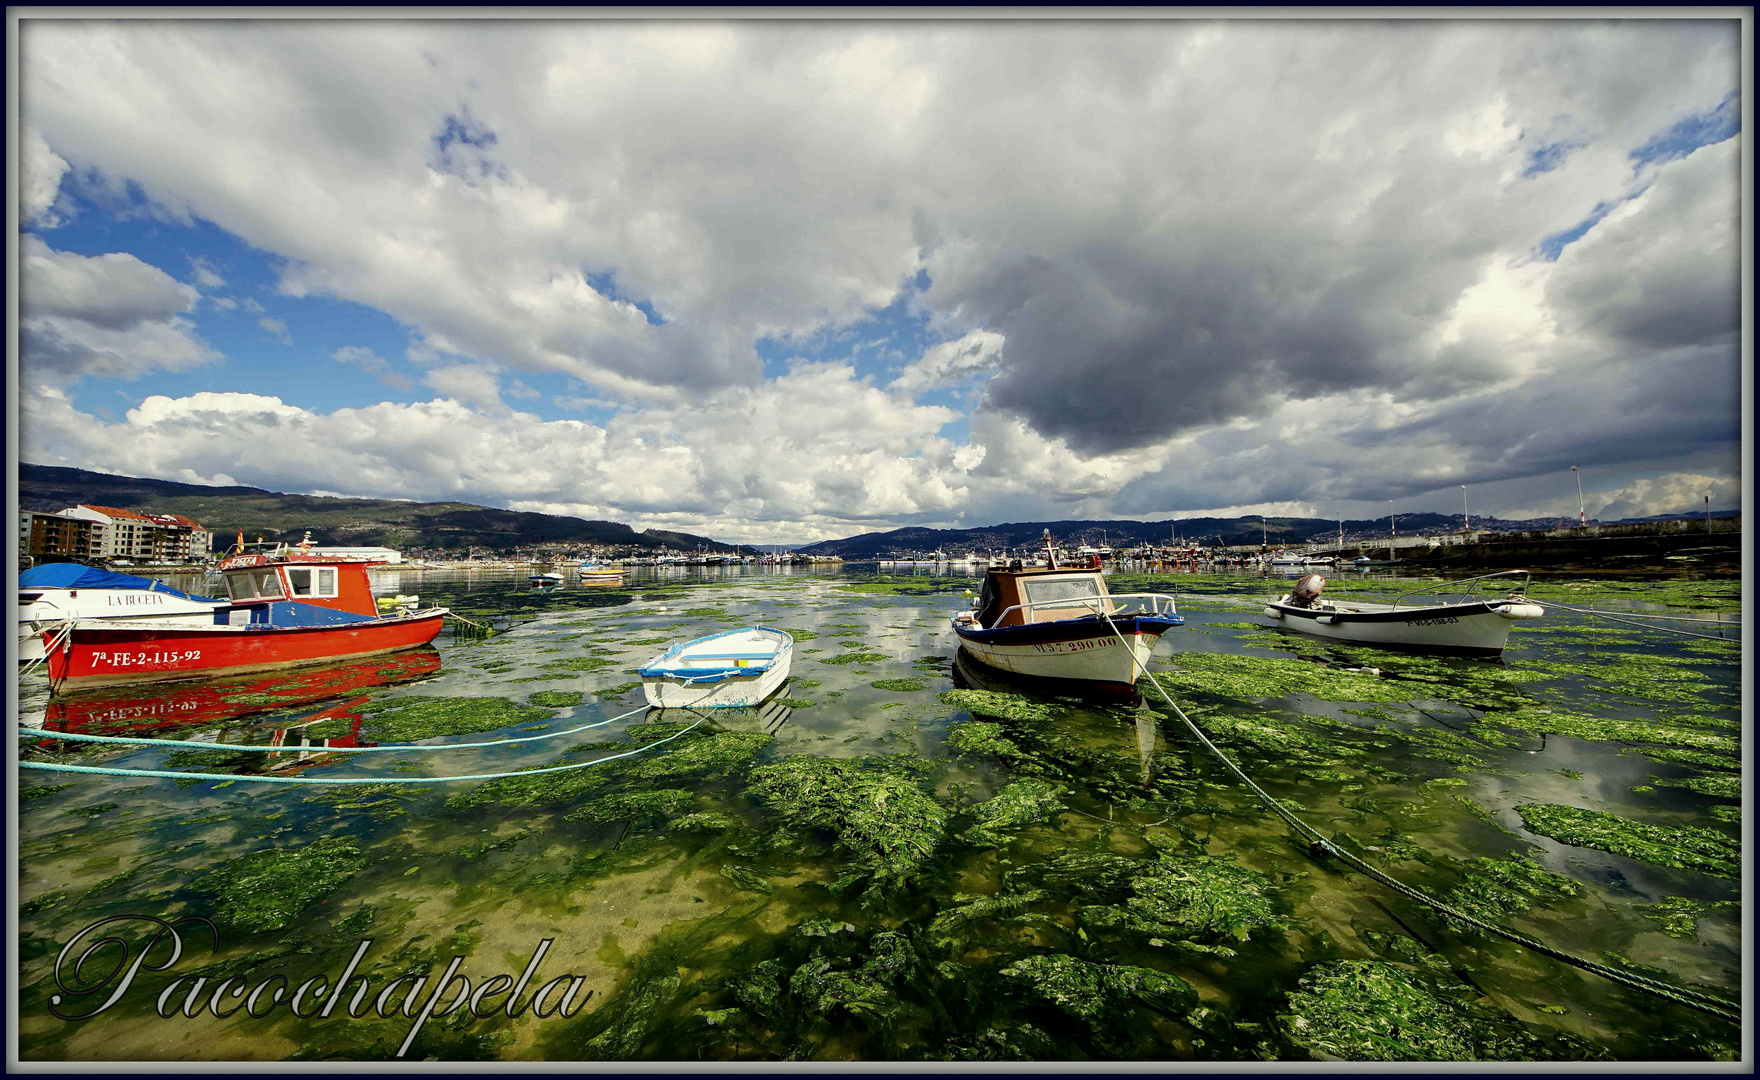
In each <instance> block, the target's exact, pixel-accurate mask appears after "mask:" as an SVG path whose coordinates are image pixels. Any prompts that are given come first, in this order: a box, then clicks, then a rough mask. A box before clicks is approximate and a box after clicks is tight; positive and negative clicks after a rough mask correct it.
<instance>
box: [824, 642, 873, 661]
mask: <svg viewBox="0 0 1760 1080" xmlns="http://www.w3.org/2000/svg"><path fill="white" fill-rule="evenodd" d="M885 659H887V657H886V654H885V653H877V652H867V651H865V650H862V649H861V647H860V646H859V645H858V646H857V647H856V651H854V652H846V653H843V654H842V655H839V656H821V657H819V662H820V663H821V664H878V663H880V662H881V661H883V660H885Z"/></svg>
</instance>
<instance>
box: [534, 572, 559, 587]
mask: <svg viewBox="0 0 1760 1080" xmlns="http://www.w3.org/2000/svg"><path fill="white" fill-rule="evenodd" d="M526 580H527V581H529V582H531V583H532V584H533V585H560V584H562V582H563V577H562V575H561V574H558V573H555V572H549V573H543V574H533V575H532V576H531V577H529V578H527V579H526Z"/></svg>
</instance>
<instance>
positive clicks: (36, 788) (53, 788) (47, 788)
mask: <svg viewBox="0 0 1760 1080" xmlns="http://www.w3.org/2000/svg"><path fill="white" fill-rule="evenodd" d="M72 786H73V785H72V784H35V785H32V786H31V787H20V788H19V789H18V801H19V802H21V803H27V802H35V801H36V800H38V799H47V798H49V797H50V796H52V795H55V794H57V793H59V792H62V791H66V790H67V789H68V788H70V787H72Z"/></svg>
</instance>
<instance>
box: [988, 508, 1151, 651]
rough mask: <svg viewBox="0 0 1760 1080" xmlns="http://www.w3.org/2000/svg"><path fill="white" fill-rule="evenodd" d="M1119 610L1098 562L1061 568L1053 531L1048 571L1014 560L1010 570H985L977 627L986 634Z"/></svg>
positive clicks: (1048, 545)
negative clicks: (987, 631)
mask: <svg viewBox="0 0 1760 1080" xmlns="http://www.w3.org/2000/svg"><path fill="white" fill-rule="evenodd" d="M1117 610H1118V607H1117V605H1116V604H1114V603H1113V601H1112V598H1111V596H1110V595H1109V594H1108V593H1107V591H1106V578H1105V577H1104V576H1102V573H1101V569H1100V560H1099V558H1097V557H1092V558H1089V559H1086V560H1084V561H1083V563H1082V564H1081V565H1077V566H1059V565H1058V564H1057V551H1056V548H1054V547H1053V546H1052V544H1051V531H1050V530H1049V529H1047V530H1046V532H1045V565H1044V566H1032V567H1029V566H1026V565H1024V564H1023V563H1022V562H1021V560H1019V559H1015V560H1013V561H1012V562H1010V563H1009V564H1008V565H1007V566H1005V567H996V568H992V569H990V570H988V571H986V572H985V574H984V584H983V585H982V586H980V588H979V590H978V606H977V616H978V625H979V626H980V627H982V628H983V629H985V630H992V629H995V628H996V627H998V626H1025V625H1027V624H1028V623H1048V622H1061V621H1063V620H1064V619H1079V618H1082V617H1083V616H1087V615H1095V614H1105V615H1112V614H1116V613H1117Z"/></svg>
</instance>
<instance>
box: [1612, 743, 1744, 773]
mask: <svg viewBox="0 0 1760 1080" xmlns="http://www.w3.org/2000/svg"><path fill="white" fill-rule="evenodd" d="M1620 753H1622V754H1638V755H1642V756H1643V757H1647V758H1649V759H1650V760H1652V761H1667V762H1672V763H1674V764H1677V765H1698V766H1700V767H1701V768H1706V769H1733V770H1738V771H1739V770H1740V769H1741V767H1742V763H1741V760H1740V759H1738V758H1732V757H1725V756H1723V755H1722V754H1714V753H1707V752H1706V751H1703V750H1682V749H1679V748H1675V747H1669V748H1656V747H1650V746H1629V747H1626V748H1625V749H1624V750H1621V751H1620Z"/></svg>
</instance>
